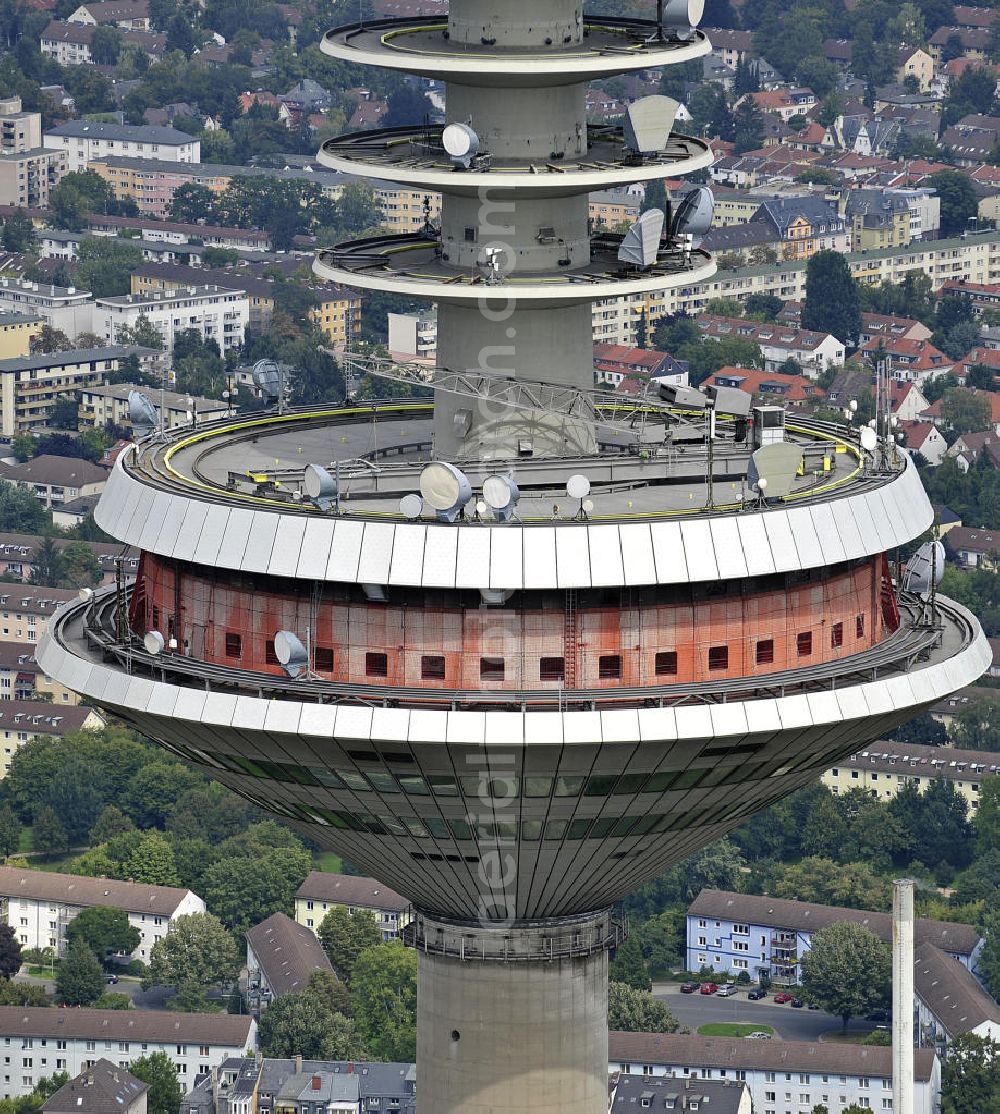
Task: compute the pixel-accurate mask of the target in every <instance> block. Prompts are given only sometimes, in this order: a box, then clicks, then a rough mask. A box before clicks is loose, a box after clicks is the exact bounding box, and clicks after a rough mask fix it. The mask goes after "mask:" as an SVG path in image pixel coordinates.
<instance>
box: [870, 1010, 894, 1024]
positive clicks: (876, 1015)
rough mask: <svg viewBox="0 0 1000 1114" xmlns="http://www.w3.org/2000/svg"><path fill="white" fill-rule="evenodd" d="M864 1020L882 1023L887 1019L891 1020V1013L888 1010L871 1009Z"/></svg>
mask: <svg viewBox="0 0 1000 1114" xmlns="http://www.w3.org/2000/svg"><path fill="white" fill-rule="evenodd" d="M865 1020H866V1021H874V1022H881V1023H882V1024H883V1025H884V1024H885V1023H886V1022H887V1021H891V1020H892V1013H891V1012H890V1011H889V1010H872V1012H871V1013H870V1014H869V1015H868V1016H867V1017H866V1018H865Z"/></svg>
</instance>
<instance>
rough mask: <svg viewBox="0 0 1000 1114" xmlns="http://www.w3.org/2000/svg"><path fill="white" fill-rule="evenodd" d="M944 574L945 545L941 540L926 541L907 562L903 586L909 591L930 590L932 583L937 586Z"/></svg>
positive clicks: (921, 591) (922, 591)
mask: <svg viewBox="0 0 1000 1114" xmlns="http://www.w3.org/2000/svg"><path fill="white" fill-rule="evenodd" d="M943 576H944V546H943V545H942V544H941V542H938V541H933V542H924V544H923V545H922V546H920V548H919V549H918V550H917V552H916V553H914V554H913V556H912V557H911V558H910V559H909V561H907V562H906V569H905V570H904V572H903V588H904V589H905V591H907V592H920V593H921V594H922V593H924V592H929V591H930V590H931V584H932V583H933V585H934V587H937V585H938V584H940V583H941V578H942V577H943Z"/></svg>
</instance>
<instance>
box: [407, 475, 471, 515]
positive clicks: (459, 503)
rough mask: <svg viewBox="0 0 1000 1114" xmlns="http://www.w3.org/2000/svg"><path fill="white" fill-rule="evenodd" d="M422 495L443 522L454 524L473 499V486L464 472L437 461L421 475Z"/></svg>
mask: <svg viewBox="0 0 1000 1114" xmlns="http://www.w3.org/2000/svg"><path fill="white" fill-rule="evenodd" d="M420 494H421V495H422V496H423V497H424V502H425V503H428V504H429V505H430V506H431V507H433V508H434V511H435V513H436V514H437V516H438V518H439V519H441V520H442V521H443V522H454V521H455V519H456V518H458V515H459V512H460V511H461V509H462V507H464V506H465V504H466V503H468V501H469V500H470V499H471V498H472V484H470V483H469V480H468V477H467V476H466V475H465V473H464V472H461V471H459V469H457V468H456V467H455V465H454V464H449V463H448V462H447V461H445V460H435V461H433V462H432V463H430V464H428V465H427V467H426V468H425V469H424V470H423V471H422V472H421V473H420Z"/></svg>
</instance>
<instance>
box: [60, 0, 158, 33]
mask: <svg viewBox="0 0 1000 1114" xmlns="http://www.w3.org/2000/svg"><path fill="white" fill-rule="evenodd" d="M66 19H67V21H68V22H69V23H84V24H87V25H88V26H90V27H118V28H120V29H121V30H123V31H148V30H149V29H150V26H151V24H150V21H149V0H96V2H95V3H93V4H81V5H80V6H79V8H77V9H76V11H74V12H71V13H70V14H69V15H68V16H67V17H66Z"/></svg>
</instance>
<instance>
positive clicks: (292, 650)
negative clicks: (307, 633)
mask: <svg viewBox="0 0 1000 1114" xmlns="http://www.w3.org/2000/svg"><path fill="white" fill-rule="evenodd" d="M274 656H275V657H276V658H277V659H278V661H279V662H280V663H281V666H282V668H283V669H284V670H285V672H286V673H287V674H288V676H289V677H297V676H298V675H299V674H300V673H301V672H302V671H303V669H305V668H306V667H307V666H308V664H309V655H308V653H306V648H305V646H303V645H302V639H300V638H299V636H298V635H297V634H293V633H292V631H290V630H280V631H278V633H277V634H276V635H275V636H274Z"/></svg>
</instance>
